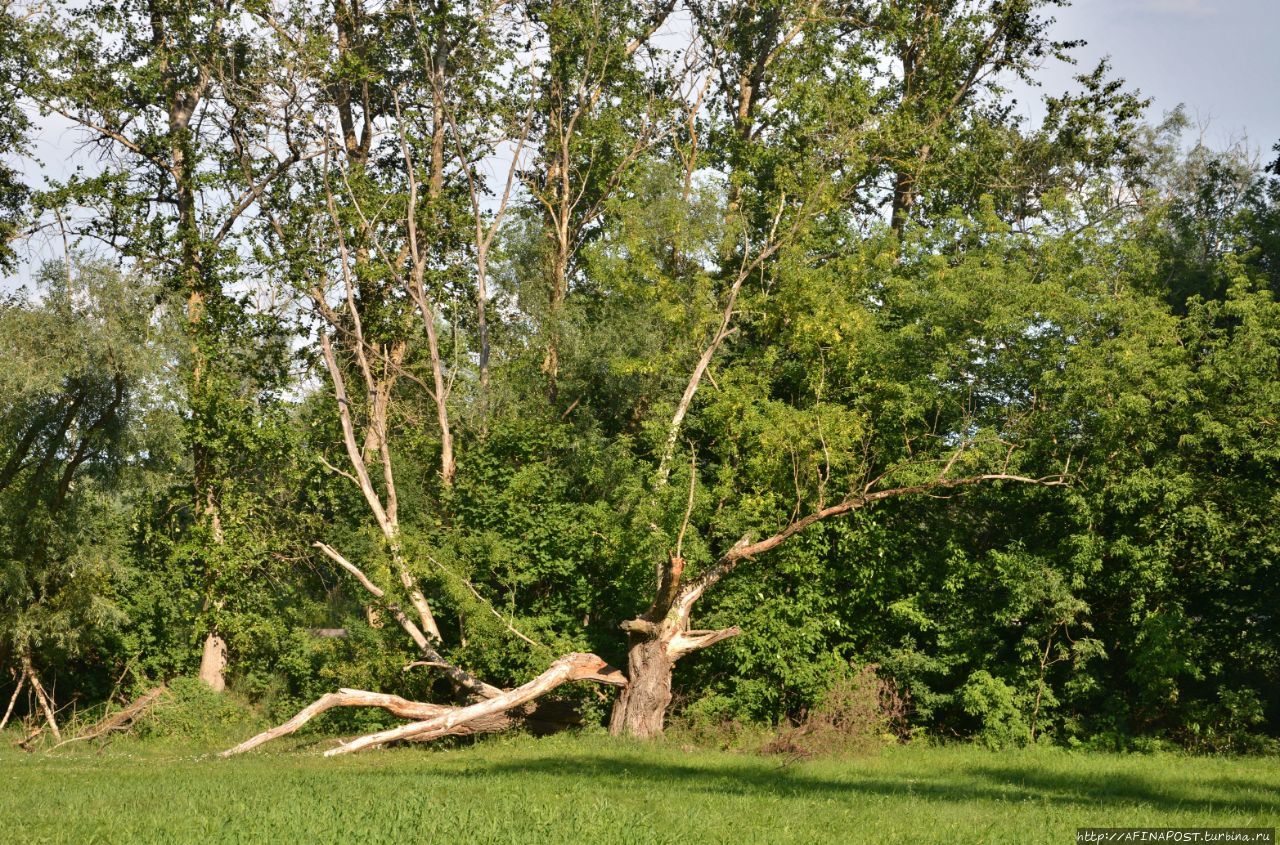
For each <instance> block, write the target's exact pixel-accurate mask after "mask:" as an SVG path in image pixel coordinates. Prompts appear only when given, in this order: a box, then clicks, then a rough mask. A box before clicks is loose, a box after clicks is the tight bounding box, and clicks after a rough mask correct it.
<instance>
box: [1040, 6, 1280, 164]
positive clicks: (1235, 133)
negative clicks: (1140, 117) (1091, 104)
mask: <svg viewBox="0 0 1280 845" xmlns="http://www.w3.org/2000/svg"><path fill="white" fill-rule="evenodd" d="M1054 16H1055V17H1056V18H1057V23H1056V24H1055V26H1054V29H1053V37H1055V38H1059V39H1074V38H1083V39H1085V40H1086V41H1088V42H1089V43H1088V44H1087V45H1086V46H1085V47H1082V48H1080V49H1078V50H1077V51H1076V53H1075V55H1077V56H1078V57H1079V59H1080V62H1079V65H1078V66H1077V68H1076V69H1074V70H1073V69H1072V68H1070V67H1069V66H1065V65H1062V64H1061V63H1054V66H1047V67H1045V68H1044V70H1043V72H1042V76H1043V78H1044V80H1045V88H1044V90H1045V92H1047V93H1057V92H1060V91H1061V90H1063V89H1064V88H1066V87H1067V86H1068V85H1069V84H1070V81H1071V77H1072V76H1073V75H1074V74H1075V73H1076V72H1079V71H1084V70H1091V69H1092V68H1093V66H1094V65H1095V64H1096V63H1097V61H1098V59H1100V58H1102V57H1104V56H1110V57H1111V62H1112V67H1113V71H1114V73H1115V74H1116V75H1118V76H1121V77H1123V78H1124V79H1126V80H1127V81H1128V83H1129V84H1130V85H1131V86H1133V87H1136V88H1138V89H1139V90H1141V91H1142V93H1143V94H1145V95H1146V96H1148V97H1153V98H1154V102H1153V103H1152V113H1151V115H1150V117H1151V119H1152V120H1159V118H1160V116H1161V115H1162V114H1163V113H1164V112H1167V111H1170V110H1172V109H1173V108H1174V107H1175V106H1177V105H1178V104H1179V103H1183V104H1185V105H1186V108H1187V115H1188V116H1189V117H1190V118H1191V120H1192V123H1193V125H1201V126H1203V127H1205V130H1204V131H1205V134H1204V137H1205V141H1206V142H1207V143H1208V144H1209V145H1210V146H1218V147H1220V146H1226V145H1228V144H1230V143H1233V142H1235V141H1239V140H1241V139H1243V138H1247V140H1248V142H1249V144H1250V146H1251V147H1254V148H1257V149H1258V150H1260V152H1261V153H1262V154H1263V155H1265V156H1267V160H1268V161H1270V160H1271V159H1272V158H1274V157H1273V156H1270V151H1271V147H1272V146H1273V145H1274V144H1275V143H1276V142H1277V141H1280V0H1075V3H1074V4H1073V5H1072V6H1071V7H1069V8H1066V9H1060V10H1057V12H1056V14H1055V15H1054Z"/></svg>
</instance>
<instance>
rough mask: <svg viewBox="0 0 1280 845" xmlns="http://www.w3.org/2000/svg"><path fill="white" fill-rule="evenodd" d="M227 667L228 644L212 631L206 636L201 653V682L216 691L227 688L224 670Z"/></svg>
mask: <svg viewBox="0 0 1280 845" xmlns="http://www.w3.org/2000/svg"><path fill="white" fill-rule="evenodd" d="M226 668H227V644H226V643H225V642H224V641H223V639H222V637H219V636H218V635H217V634H214V633H210V634H209V635H208V636H207V637H205V638H204V651H203V653H202V654H201V655H200V682H201V683H202V684H204V685H205V686H207V687H208V688H209V689H211V690H213V691H214V692H222V691H223V690H225V689H226V688H227V680H226V678H225V677H224V675H223V672H224V671H225V670H226Z"/></svg>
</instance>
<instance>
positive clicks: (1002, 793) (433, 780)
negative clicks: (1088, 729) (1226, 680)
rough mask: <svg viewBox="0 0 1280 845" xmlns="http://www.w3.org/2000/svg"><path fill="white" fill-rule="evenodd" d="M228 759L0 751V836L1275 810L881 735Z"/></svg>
mask: <svg viewBox="0 0 1280 845" xmlns="http://www.w3.org/2000/svg"><path fill="white" fill-rule="evenodd" d="M316 748H317V746H300V747H294V748H292V749H290V748H288V747H287V746H284V745H282V746H281V749H282V750H277V751H274V752H273V751H268V752H266V753H257V754H250V755H247V756H244V757H240V758H236V759H232V760H219V759H213V758H210V757H207V756H199V755H196V754H193V753H190V752H189V751H184V750H182V749H179V748H177V747H174V746H170V747H167V748H166V747H163V746H156V745H148V744H144V743H139V742H131V741H128V740H120V741H117V742H116V743H114V744H113V745H111V746H110V747H109V748H108V749H107V750H106V751H104V752H102V753H97V752H94V751H93V750H92V749H84V748H77V749H76V750H74V751H72V750H70V749H64V750H63V751H61V752H58V753H55V754H52V755H50V754H24V753H22V752H20V751H15V750H12V749H11V748H10V747H9V744H8V743H7V742H6V743H4V744H3V748H2V749H0V842H15V843H17V842H22V843H37V842H68V843H72V842H74V843H94V842H201V843H206V842H274V843H294V842H298V843H313V842H317V843H324V842H335V843H336V842H342V843H365V842H370V843H372V842H405V843H409V842H413V843H484V842H503V843H506V842H519V843H522V844H523V843H540V842H583V843H628V845H634V844H635V843H650V842H654V843H656V842H664V843H665V842H671V843H676V842H680V843H704V842H706V843H712V842H726V843H756V842H759V843H780V842H805V843H808V842H913V843H914V842H948V843H950V842H1008V843H1039V842H1043V843H1070V842H1074V839H1075V836H1074V834H1075V828H1076V827H1077V826H1080V825H1094V826H1120V825H1158V826H1209V825H1213V826H1266V827H1272V826H1275V825H1276V824H1277V823H1278V822H1280V759H1198V758H1186V757H1179V756H1121V755H1104V754H1092V753H1090V754H1085V753H1069V752H1064V751H1052V750H1031V751H1019V752H1000V753H996V752H990V751H984V750H980V749H977V748H969V747H949V748H894V749H890V750H887V751H884V752H882V753H879V754H876V755H872V756H868V757H861V758H854V759H849V760H840V761H835V760H830V761H815V762H806V763H797V764H792V765H787V764H783V763H780V762H779V761H778V760H777V759H770V758H762V757H755V756H748V755H736V754H728V753H718V752H708V751H687V750H683V749H681V748H680V747H678V746H675V745H656V746H639V745H632V744H627V743H620V742H615V741H610V740H608V739H607V738H604V737H594V736H590V737H556V738H552V739H546V740H535V739H528V738H510V739H502V740H496V741H490V742H486V743H482V744H480V745H477V746H475V747H471V748H465V749H459V750H446V751H441V750H429V749H393V750H387V751H374V752H369V753H365V754H363V755H353V756H350V757H342V758H337V759H323V758H321V757H319V756H318V754H317V752H316Z"/></svg>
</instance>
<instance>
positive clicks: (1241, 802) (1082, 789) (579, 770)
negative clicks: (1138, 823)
mask: <svg viewBox="0 0 1280 845" xmlns="http://www.w3.org/2000/svg"><path fill="white" fill-rule="evenodd" d="M492 775H507V776H515V775H538V776H540V777H546V778H553V779H563V780H564V781H565V782H566V789H576V788H580V785H581V783H582V782H583V780H584V779H585V780H588V781H590V782H592V783H596V784H600V785H604V786H610V785H611V786H616V787H623V788H625V787H628V786H630V787H634V786H636V785H637V783H638V782H640V783H646V784H651V785H652V786H654V787H656V788H660V789H662V788H669V789H674V790H679V791H681V792H689V791H693V792H703V793H711V794H720V795H733V796H744V797H750V796H753V795H755V796H771V797H781V798H806V797H810V798H822V799H826V798H833V797H849V798H853V797H856V796H878V797H897V798H908V799H914V800H924V801H934V802H942V803H956V804H963V803H969V802H973V801H991V802H1002V803H1003V802H1011V801H1017V802H1033V803H1042V804H1050V805H1060V806H1073V807H1089V808H1097V809H1114V808H1119V807H1127V808H1140V809H1152V810H1157V811H1161V812H1174V811H1181V812H1190V813H1203V814H1211V813H1224V812H1231V813H1242V814H1249V815H1258V814H1261V815H1274V814H1277V813H1280V800H1278V799H1280V796H1277V793H1276V791H1275V790H1274V789H1273V788H1272V787H1271V786H1270V785H1269V784H1267V783H1265V782H1263V781H1261V780H1259V781H1252V780H1247V779H1241V778H1230V779H1218V780H1212V781H1200V782H1197V783H1196V784H1195V787H1194V793H1192V792H1188V791H1185V784H1170V783H1160V782H1159V781H1157V780H1153V779H1149V778H1144V777H1141V776H1139V775H1135V774H1129V773H1098V772H1084V773H1081V774H1078V775H1076V774H1069V773H1064V772H1050V771H1044V770H1043V769H1041V768H1039V767H1038V765H1037V764H1036V763H1035V762H1034V761H1028V762H1027V763H1026V764H1025V765H1017V764H1013V765H1010V764H1007V763H1006V764H1002V765H999V766H988V765H981V764H980V765H968V766H965V767H963V768H960V769H956V770H949V771H944V772H941V773H937V774H931V773H928V772H927V770H924V767H923V766H922V774H920V775H914V776H906V775H902V774H899V773H893V772H886V771H883V770H876V769H864V768H862V767H860V766H859V765H858V763H857V761H856V760H855V761H852V762H850V763H849V768H848V772H847V774H843V775H841V776H838V777H821V776H815V775H813V774H811V773H807V772H805V771H804V770H803V769H795V768H789V767H783V766H770V765H769V764H768V763H766V762H764V761H759V762H755V763H754V764H746V763H724V762H718V763H717V764H716V765H715V766H711V767H708V766H697V765H684V764H680V763H675V762H657V761H653V760H645V759H637V758H631V757H624V756H612V755H608V754H600V755H582V754H577V755H569V756H564V757H557V758H554V759H542V760H535V761H528V762H515V761H512V762H505V763H487V764H481V765H478V766H470V767H468V768H467V770H466V771H464V772H458V773H456V774H455V776H461V777H488V776H492ZM1247 792H1253V793H1255V795H1254V796H1243V795H1241V793H1247ZM1233 793H1234V795H1235V797H1232V794H1233Z"/></svg>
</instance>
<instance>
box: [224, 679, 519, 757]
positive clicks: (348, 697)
mask: <svg viewBox="0 0 1280 845" xmlns="http://www.w3.org/2000/svg"><path fill="white" fill-rule="evenodd" d="M334 707H380V708H382V709H383V710H386V711H387V712H388V713H390V714H391V715H393V716H399V717H400V718H402V719H431V718H435V717H437V716H442V715H445V714H447V713H449V712H450V711H452V710H454V709H456V708H453V707H448V706H446V705H443V704H428V703H425V702H421V701H410V700H409V699H407V698H401V697H400V696H398V695H387V694H385V693H380V692H365V691H364V690H357V689H340V690H338V691H337V692H331V693H328V694H326V695H322V696H320V698H318V699H316V700H315V701H314V702H312V703H311V704H309V705H307V706H306V707H304V708H302V709H301V710H299V711H298V713H297V715H295V716H294V717H293V718H292V719H290V720H289V721H287V722H285V723H284V724H282V725H278V726H276V727H274V728H272V729H271V730H268V731H263V732H262V733H260V734H258V735H257V736H255V737H253V738H252V739H247V740H245V741H244V742H242V743H240V744H239V745H237V746H236V747H235V748H229V749H227V750H226V751H223V752H222V753H221V754H219V755H218V756H219V757H231V756H233V755H236V754H242V753H244V752H245V751H249V750H251V749H254V748H257V747H258V746H259V745H262V744H264V743H267V742H270V741H271V740H273V739H279V738H280V737H282V736H288V735H289V734H291V733H294V732H295V731H297V730H298V729H299V728H301V727H302V726H303V725H305V724H306V723H307V722H310V721H311V720H312V719H314V718H315V717H316V716H319V715H320V714H321V713H323V712H325V711H326V710H331V709H333V708H334ZM510 725H511V720H510V719H508V718H505V717H502V716H499V717H495V718H493V719H491V720H483V721H482V720H479V719H476V720H473V721H471V722H469V723H468V724H467V725H465V726H459V731H458V732H459V733H462V732H463V731H464V730H465V733H468V734H469V733H483V732H487V731H498V730H503V729H505V728H507V727H510Z"/></svg>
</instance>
